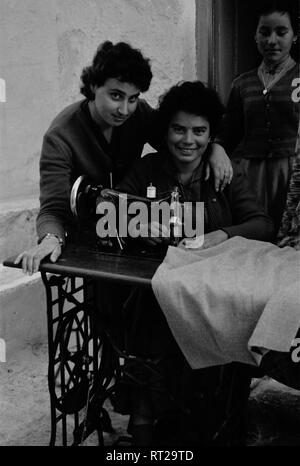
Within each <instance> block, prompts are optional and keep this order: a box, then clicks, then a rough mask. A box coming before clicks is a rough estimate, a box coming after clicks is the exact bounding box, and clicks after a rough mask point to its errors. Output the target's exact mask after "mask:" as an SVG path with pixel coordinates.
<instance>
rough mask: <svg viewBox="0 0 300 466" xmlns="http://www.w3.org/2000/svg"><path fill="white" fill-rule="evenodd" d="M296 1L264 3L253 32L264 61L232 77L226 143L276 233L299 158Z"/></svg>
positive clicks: (280, 0) (224, 139)
mask: <svg viewBox="0 0 300 466" xmlns="http://www.w3.org/2000/svg"><path fill="white" fill-rule="evenodd" d="M298 16H299V7H298V1H297V0H292V1H287V0H278V1H276V0H275V1H273V0H271V1H267V2H263V7H262V8H261V11H260V14H259V18H258V24H257V29H256V34H255V41H256V43H257V48H258V51H259V52H260V54H261V56H262V62H261V64H260V66H259V67H258V69H254V70H251V71H249V72H247V73H244V74H242V75H241V76H239V77H238V78H236V79H235V80H234V81H233V84H232V89H231V92H230V95H229V100H228V105H227V111H226V116H225V119H224V128H223V131H222V137H221V139H222V141H223V144H224V147H225V150H226V151H227V153H228V154H229V155H230V156H231V158H232V159H234V158H239V157H241V158H242V159H243V165H244V169H245V172H246V174H247V177H248V179H249V181H250V184H251V185H252V186H253V187H254V190H255V192H256V193H257V198H258V200H259V201H260V202H261V203H262V205H263V206H264V207H265V210H266V211H267V212H268V213H269V214H270V216H271V217H272V218H273V220H274V224H275V230H276V231H278V228H279V226H280V221H281V218H282V214H283V210H284V207H285V202H286V193H287V188H288V183H289V179H290V175H291V170H292V166H293V162H294V158H295V147H296V137H297V129H298V122H299V115H300V112H299V104H298V103H296V102H294V101H293V100H292V92H293V89H294V87H293V86H296V85H297V84H299V83H298V81H297V78H298V79H299V64H298V63H296V62H295V60H293V59H292V57H291V54H290V53H291V49H292V47H296V43H297V32H298V26H297V21H298Z"/></svg>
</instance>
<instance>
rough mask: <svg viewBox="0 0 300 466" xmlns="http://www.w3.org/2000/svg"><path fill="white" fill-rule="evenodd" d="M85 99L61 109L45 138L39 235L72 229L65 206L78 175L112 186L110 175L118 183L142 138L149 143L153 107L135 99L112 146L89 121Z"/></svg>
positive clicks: (139, 149) (138, 150) (137, 154)
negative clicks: (131, 111) (136, 103)
mask: <svg viewBox="0 0 300 466" xmlns="http://www.w3.org/2000/svg"><path fill="white" fill-rule="evenodd" d="M87 103H88V102H87V101H86V100H83V101H80V102H76V103H75V104H72V105H70V106H68V107H67V108H65V109H64V110H63V111H62V112H61V113H59V115H58V116H57V117H56V118H55V119H54V121H53V122H52V123H51V125H50V128H49V129H48V131H47V132H46V134H45V136H44V141H43V147H42V153H41V159H40V204H41V208H40V212H39V214H38V217H37V232H38V236H39V238H42V237H43V236H44V235H45V234H46V233H48V232H50V233H55V234H58V235H59V236H61V237H62V238H64V236H65V232H66V231H67V232H70V231H72V229H73V228H74V219H72V215H71V212H70V207H69V199H70V192H71V187H72V185H73V183H74V181H75V180H76V179H77V178H78V177H79V176H81V175H86V176H88V178H89V179H90V180H91V181H92V182H94V183H96V184H102V185H103V186H106V187H108V186H110V173H112V175H113V181H114V183H115V184H116V183H117V182H118V181H119V180H120V179H122V177H123V176H124V174H125V173H126V171H127V170H128V169H129V167H130V166H131V165H132V163H133V162H134V161H135V160H136V159H138V158H139V157H140V156H141V154H142V150H143V147H144V144H145V143H146V142H149V143H150V144H151V143H152V145H154V146H155V142H154V141H153V136H152V134H153V129H152V119H153V110H152V108H151V107H150V106H149V105H148V104H147V103H146V102H145V101H144V100H141V99H140V100H139V102H138V106H137V109H136V111H135V113H134V114H133V115H132V116H131V117H130V118H129V119H128V120H127V121H126V122H125V123H124V124H123V125H122V126H120V127H118V128H114V131H113V138H112V141H111V144H108V143H107V142H106V140H105V138H104V137H103V135H102V133H101V131H100V130H99V127H97V125H96V124H95V123H94V122H93V120H92V118H91V116H90V113H89V110H88V105H87Z"/></svg>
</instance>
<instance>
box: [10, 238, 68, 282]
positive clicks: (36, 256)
mask: <svg viewBox="0 0 300 466" xmlns="http://www.w3.org/2000/svg"><path fill="white" fill-rule="evenodd" d="M49 255H50V260H51V262H56V261H57V259H58V258H59V256H60V255H61V245H60V242H59V239H58V238H56V237H55V236H51V237H50V238H44V239H43V240H42V241H41V243H40V244H37V245H36V246H34V247H32V248H31V249H28V250H26V251H23V252H21V254H19V255H18V257H17V258H16V259H15V261H14V263H15V264H19V263H20V262H22V270H23V273H27V274H28V275H32V274H33V273H35V272H37V271H38V270H39V266H40V262H41V261H42V260H43V259H44V258H45V257H47V256H49Z"/></svg>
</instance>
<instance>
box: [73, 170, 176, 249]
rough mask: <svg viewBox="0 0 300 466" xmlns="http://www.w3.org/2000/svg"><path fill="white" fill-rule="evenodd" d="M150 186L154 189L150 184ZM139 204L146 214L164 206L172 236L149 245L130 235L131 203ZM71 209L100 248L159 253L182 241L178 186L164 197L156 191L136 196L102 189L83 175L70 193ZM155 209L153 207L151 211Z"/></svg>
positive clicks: (166, 220)
mask: <svg viewBox="0 0 300 466" xmlns="http://www.w3.org/2000/svg"><path fill="white" fill-rule="evenodd" d="M151 188H153V187H152V186H151ZM132 203H140V206H141V207H142V208H144V212H145V216H146V215H147V216H148V217H147V218H150V217H149V216H150V215H151V213H150V212H152V210H153V208H155V207H157V208H158V210H159V209H160V208H161V207H162V203H166V204H165V206H164V207H167V209H165V212H167V216H168V218H167V219H165V223H167V224H168V226H169V233H170V234H169V237H168V238H164V241H163V243H162V244H160V245H156V246H152V247H151V246H149V245H147V244H145V242H143V241H140V240H139V239H133V238H130V235H128V222H129V221H130V214H129V211H130V205H131V204H132ZM70 208H71V212H72V214H73V216H74V217H75V219H76V220H77V223H78V225H79V228H80V229H81V230H92V236H93V237H94V238H95V244H94V247H96V248H97V249H98V250H100V251H105V252H109V251H111V252H115V251H126V253H130V254H143V255H147V256H149V255H150V256H151V255H154V256H157V255H162V254H165V252H166V250H167V248H168V245H169V244H172V245H174V246H177V244H178V242H179V240H180V233H181V230H180V229H179V228H178V227H179V226H180V225H181V224H182V223H181V217H180V209H181V204H180V202H179V193H178V190H177V188H174V190H173V191H172V192H168V193H166V194H165V195H164V196H161V197H156V196H155V197H154V196H153V190H151V196H150V192H149V197H142V196H136V195H132V194H127V193H123V192H120V191H118V190H115V189H110V188H103V186H101V185H95V184H93V183H91V182H90V180H89V179H88V178H87V177H86V176H80V177H79V178H77V180H76V181H75V183H74V184H73V187H72V190H71V195H70ZM151 209H152V210H151Z"/></svg>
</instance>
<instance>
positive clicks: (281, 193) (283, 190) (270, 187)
mask: <svg viewBox="0 0 300 466" xmlns="http://www.w3.org/2000/svg"><path fill="white" fill-rule="evenodd" d="M294 159H295V157H281V158H273V159H257V158H251V159H242V160H241V163H242V167H243V170H244V173H245V175H246V177H247V179H248V181H249V183H250V186H251V188H252V190H253V191H254V192H255V193H256V197H257V201H258V202H259V203H260V204H261V205H262V206H263V207H264V209H265V211H266V212H267V213H268V214H269V215H270V217H271V218H272V220H273V222H274V226H275V234H277V232H278V230H279V227H280V224H281V219H282V215H283V212H284V209H285V204H286V197H287V191H288V187H289V181H290V177H291V173H292V167H293V163H294Z"/></svg>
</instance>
